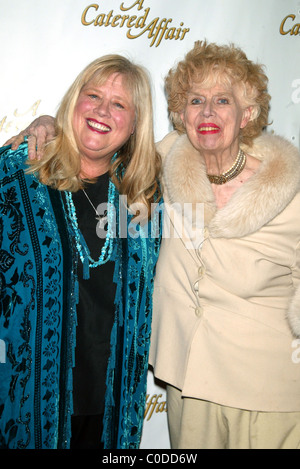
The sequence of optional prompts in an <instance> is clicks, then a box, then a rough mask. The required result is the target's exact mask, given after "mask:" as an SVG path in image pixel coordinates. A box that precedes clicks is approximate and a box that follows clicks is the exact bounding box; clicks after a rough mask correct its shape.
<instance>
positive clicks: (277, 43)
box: [0, 0, 300, 448]
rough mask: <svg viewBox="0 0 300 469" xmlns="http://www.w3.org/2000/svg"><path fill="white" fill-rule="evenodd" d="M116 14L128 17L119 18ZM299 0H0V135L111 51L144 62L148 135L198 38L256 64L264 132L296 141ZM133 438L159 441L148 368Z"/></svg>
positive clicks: (161, 129)
mask: <svg viewBox="0 0 300 469" xmlns="http://www.w3.org/2000/svg"><path fill="white" fill-rule="evenodd" d="M125 15H126V16H127V17H128V18H125ZM299 36H300V1H299V0H288V1H287V0H263V1H262V0H210V1H209V2H207V1H206V0H185V1H184V2H183V1H182V0H139V1H134V0H124V1H121V0H101V1H100V0H99V1H98V2H97V3H90V2H89V1H88V0H51V1H46V0H39V1H37V0H26V1H24V0H23V1H22V0H0V44H1V47H0V63H1V64H2V70H1V77H0V84H1V87H0V145H2V144H3V143H4V142H5V141H6V140H7V139H8V138H9V137H10V136H12V135H15V134H16V133H17V132H18V131H19V129H23V128H24V127H25V126H26V125H27V124H28V123H29V122H31V121H32V120H33V119H34V118H35V117H36V116H38V115H41V114H52V115H53V114H55V112H56V109H57V106H58V104H59V102H60V100H61V98H62V96H63V95H64V93H65V91H66V90H67V88H68V87H69V85H70V84H71V82H72V81H73V80H74V78H75V76H76V75H77V74H78V73H79V72H80V71H81V70H82V69H83V67H85V66H86V65H87V64H88V63H89V62H91V61H92V60H94V59H95V58H96V57H99V56H101V55H104V54H107V53H120V54H123V55H126V56H127V57H129V58H131V59H132V60H134V61H135V62H138V63H140V64H142V65H144V66H146V67H147V68H148V70H149V71H150V73H151V76H152V81H153V96H154V112H155V118H154V127H155V137H156V140H160V139H161V138H162V137H163V136H164V135H165V134H166V133H167V132H168V131H169V130H171V127H170V124H169V122H168V116H167V107H166V101H165V96H164V91H163V79H164V77H165V75H166V73H167V71H168V70H169V68H170V67H171V66H173V65H174V63H175V62H176V61H177V60H179V59H181V58H182V57H183V55H184V54H185V52H187V51H188V50H189V49H191V48H192V46H193V44H194V41H196V40H199V39H207V40H208V41H214V42H218V43H228V42H233V43H235V44H236V45H238V46H240V47H241V48H242V49H243V50H244V51H245V52H246V53H247V55H248V57H249V58H250V59H252V60H254V61H259V62H260V63H263V64H265V67H266V72H267V75H268V76H269V80H270V81H269V91H270V94H271V95H272V107H271V113H270V121H271V122H272V123H271V125H270V127H269V132H276V133H278V134H280V135H282V136H285V137H286V138H288V139H289V140H290V141H291V142H293V143H294V144H295V145H297V146H298V147H299V144H300V44H299V43H300V39H299ZM142 447H143V448H169V439H168V432H167V425H166V403H165V393H164V389H163V388H161V387H160V386H157V385H156V383H154V379H153V376H152V373H151V372H149V379H148V397H147V405H146V410H145V426H144V433H143V440H142Z"/></svg>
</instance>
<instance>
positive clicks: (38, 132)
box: [4, 116, 56, 160]
mask: <svg viewBox="0 0 300 469" xmlns="http://www.w3.org/2000/svg"><path fill="white" fill-rule="evenodd" d="M55 134H56V130H55V119H54V117H51V116H41V117H38V118H37V119H35V120H34V121H33V122H32V123H31V124H30V125H29V126H28V127H27V128H26V129H25V130H22V132H20V133H19V134H18V135H16V136H14V137H11V138H10V139H9V140H7V142H5V144H4V145H11V147H12V150H17V148H18V147H19V145H20V144H21V143H22V142H24V137H26V136H27V137H28V157H29V159H30V160H33V159H38V160H39V159H41V158H42V156H43V153H44V148H45V145H46V143H47V142H49V141H50V140H52V139H53V138H54V137H55Z"/></svg>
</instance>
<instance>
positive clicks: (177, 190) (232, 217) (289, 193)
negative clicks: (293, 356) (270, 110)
mask: <svg viewBox="0 0 300 469" xmlns="http://www.w3.org/2000/svg"><path fill="white" fill-rule="evenodd" d="M158 150H159V151H160V153H161V155H162V158H163V176H162V182H163V188H164V191H165V194H166V199H167V200H168V201H169V202H170V203H171V204H172V203H176V202H177V203H178V202H179V203H194V204H196V203H204V218H205V225H206V226H207V227H208V229H209V233H210V236H212V237H213V238H214V237H215V238H220V237H221V238H236V237H238V238H239V237H243V236H246V235H249V234H251V233H254V232H255V231H257V230H259V229H260V228H261V227H262V226H264V225H265V224H267V223H268V222H270V221H271V220H272V219H273V218H274V217H276V216H277V215H278V214H279V213H280V212H281V211H282V210H284V209H285V207H286V206H287V205H288V204H289V202H291V200H292V199H293V198H294V197H295V195H296V193H297V192H299V190H300V155H299V152H298V150H297V148H296V147H294V146H293V145H292V144H291V143H290V142H288V141H287V140H286V139H284V138H282V137H279V136H274V135H268V134H266V135H263V136H261V137H259V138H257V139H256V140H255V142H254V145H253V146H252V147H251V148H248V147H245V146H244V147H243V150H244V151H245V152H246V153H248V154H250V155H252V156H254V157H255V158H257V159H259V160H260V161H261V165H260V167H259V169H258V171H257V173H256V174H255V175H254V176H252V177H251V178H249V179H248V180H247V181H246V182H245V183H244V184H243V185H242V186H241V187H240V188H239V189H238V190H237V191H236V192H235V193H234V194H233V196H232V197H231V199H230V200H229V202H228V203H227V204H226V206H225V207H223V208H221V209H220V210H217V208H216V204H215V198H214V194H213V191H212V188H211V184H210V182H209V180H208V178H207V177H206V168H205V163H204V160H203V158H202V157H201V155H200V153H199V152H198V151H197V150H196V149H195V148H194V147H193V146H192V145H191V143H190V142H189V140H188V138H187V136H186V135H181V136H179V135H178V134H177V133H176V132H172V133H171V134H169V135H167V137H165V139H164V140H162V141H161V142H160V143H159V144H158ZM299 230H300V226H299ZM288 319H289V322H290V325H291V328H292V330H293V332H294V334H295V335H297V336H300V287H299V288H298V290H296V293H295V296H294V297H293V300H292V302H291V306H290V309H289V312H288Z"/></svg>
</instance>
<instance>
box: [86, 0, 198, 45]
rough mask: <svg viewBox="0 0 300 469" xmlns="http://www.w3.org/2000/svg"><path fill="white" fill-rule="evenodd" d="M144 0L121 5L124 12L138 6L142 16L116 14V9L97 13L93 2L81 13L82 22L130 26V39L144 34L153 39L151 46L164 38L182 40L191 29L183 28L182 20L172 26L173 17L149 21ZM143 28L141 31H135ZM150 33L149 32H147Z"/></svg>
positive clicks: (105, 25) (148, 11)
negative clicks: (177, 24)
mask: <svg viewBox="0 0 300 469" xmlns="http://www.w3.org/2000/svg"><path fill="white" fill-rule="evenodd" d="M143 3H144V0H137V1H135V2H134V3H133V4H132V5H130V6H125V2H123V3H122V4H121V5H120V10H121V11H122V12H124V11H129V10H132V9H133V8H134V7H137V10H138V11H140V10H143V12H142V13H143V15H142V16H137V15H132V16H130V15H128V14H126V15H124V14H123V15H119V14H117V15H115V13H114V10H110V12H109V13H100V14H96V12H98V9H99V5H98V4H97V3H93V4H91V5H89V6H87V7H86V8H85V9H84V10H83V13H82V15H81V23H82V24H83V25H84V26H90V25H94V26H104V27H105V28H107V27H108V26H110V27H111V28H117V27H118V28H124V27H125V28H128V31H127V34H126V36H127V37H128V39H136V38H138V37H140V36H142V35H143V34H145V35H146V36H148V38H149V39H152V41H151V43H150V47H152V46H154V45H155V47H158V46H159V45H160V43H161V41H162V40H163V39H165V40H167V39H169V40H172V39H174V40H175V41H177V40H178V39H179V40H180V41H182V40H183V39H184V38H185V36H186V34H187V33H188V32H189V31H190V28H183V25H184V23H183V22H181V23H180V25H179V27H171V23H172V21H173V20H172V19H171V18H169V19H167V18H159V17H157V18H154V19H153V20H151V21H148V16H149V13H150V8H145V9H143ZM135 29H136V30H141V31H135ZM147 33H148V34H147Z"/></svg>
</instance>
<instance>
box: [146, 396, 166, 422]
mask: <svg viewBox="0 0 300 469" xmlns="http://www.w3.org/2000/svg"><path fill="white" fill-rule="evenodd" d="M161 397H163V395H162V394H153V395H152V396H150V394H147V396H146V408H145V413H144V419H146V417H147V420H150V419H151V417H152V415H153V413H154V411H155V413H156V414H158V413H162V412H167V403H166V401H165V400H164V401H161V402H159V400H160V398H161Z"/></svg>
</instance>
